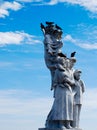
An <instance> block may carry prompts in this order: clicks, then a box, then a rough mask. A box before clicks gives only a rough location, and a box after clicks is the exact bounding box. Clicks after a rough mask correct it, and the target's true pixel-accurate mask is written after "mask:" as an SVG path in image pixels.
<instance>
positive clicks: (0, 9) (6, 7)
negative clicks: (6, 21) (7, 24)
mask: <svg viewBox="0 0 97 130" xmlns="http://www.w3.org/2000/svg"><path fill="white" fill-rule="evenodd" d="M21 8H22V5H21V4H20V3H18V2H15V1H14V2H8V1H7V2H2V3H1V4H0V17H1V18H5V17H6V16H9V11H10V10H13V11H18V10H19V9H21Z"/></svg>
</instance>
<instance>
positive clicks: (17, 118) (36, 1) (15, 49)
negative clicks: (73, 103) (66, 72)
mask: <svg viewBox="0 0 97 130" xmlns="http://www.w3.org/2000/svg"><path fill="white" fill-rule="evenodd" d="M45 21H53V22H55V23H56V24H58V25H59V26H61V27H62V29H63V36H62V41H63V43H64V45H63V48H62V51H63V53H65V54H67V56H68V57H69V56H70V53H71V52H73V51H76V52H77V53H76V58H77V63H76V65H75V69H76V68H77V69H81V70H82V72H83V73H82V79H83V80H84V82H85V85H86V92H85V94H84V101H83V108H82V113H81V121H80V126H81V128H82V129H85V130H91V129H93V128H94V129H97V126H96V121H97V102H96V101H95V99H97V94H96V93H97V79H96V77H97V72H96V70H97V1H96V0H93V1H90V0H51V1H50V0H45V1H43V0H1V1H0V73H1V74H0V129H1V130H28V129H29V130H32V129H34V130H37V129H38V128H41V127H44V123H45V119H46V116H47V114H48V112H49V111H50V108H51V106H52V103H53V92H51V91H50V80H51V77H50V73H49V70H48V69H47V68H46V66H45V63H44V48H43V42H42V41H43V34H42V32H41V29H40V23H41V22H42V23H43V24H45Z"/></svg>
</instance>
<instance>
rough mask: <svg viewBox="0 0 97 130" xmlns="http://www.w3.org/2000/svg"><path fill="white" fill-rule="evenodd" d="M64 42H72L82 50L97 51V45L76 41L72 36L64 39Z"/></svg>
mask: <svg viewBox="0 0 97 130" xmlns="http://www.w3.org/2000/svg"><path fill="white" fill-rule="evenodd" d="M63 41H65V42H71V43H73V44H75V45H76V46H79V47H81V48H84V49H89V50H92V49H97V43H89V42H88V41H87V42H86V41H82V40H80V39H74V38H73V37H72V36H71V35H69V34H68V35H66V36H65V37H64V38H63Z"/></svg>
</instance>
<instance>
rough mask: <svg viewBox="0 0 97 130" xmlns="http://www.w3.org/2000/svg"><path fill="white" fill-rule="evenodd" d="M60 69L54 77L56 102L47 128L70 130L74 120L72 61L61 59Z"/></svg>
mask: <svg viewBox="0 0 97 130" xmlns="http://www.w3.org/2000/svg"><path fill="white" fill-rule="evenodd" d="M58 63H59V67H58V68H57V69H56V71H55V75H54V84H53V85H54V88H55V89H54V91H55V100H54V103H53V106H52V109H51V111H50V113H49V115H48V117H47V122H46V127H49V128H52V127H53V128H62V129H63V128H67V129H70V128H71V126H70V122H71V121H72V120H73V94H72V86H73V85H74V78H73V75H72V74H71V73H70V69H69V66H70V60H69V59H66V58H61V57H60V58H59V61H58Z"/></svg>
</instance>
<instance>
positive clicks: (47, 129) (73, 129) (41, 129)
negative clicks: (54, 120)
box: [38, 128, 82, 130]
mask: <svg viewBox="0 0 97 130" xmlns="http://www.w3.org/2000/svg"><path fill="white" fill-rule="evenodd" d="M38 130H68V129H66V128H64V129H61V128H55V129H54V128H53V129H52V128H39V129H38ZM69 130H82V129H80V128H71V129H69Z"/></svg>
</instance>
